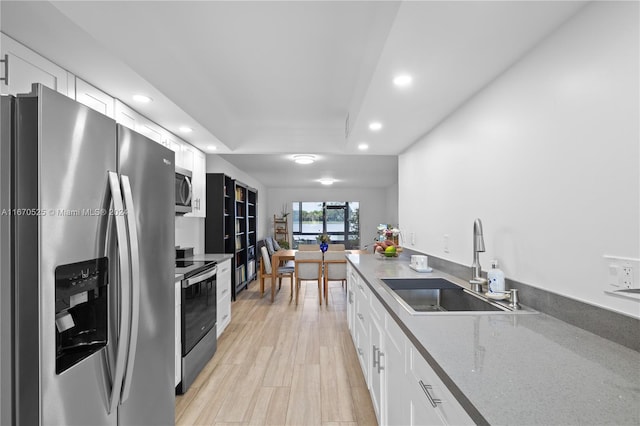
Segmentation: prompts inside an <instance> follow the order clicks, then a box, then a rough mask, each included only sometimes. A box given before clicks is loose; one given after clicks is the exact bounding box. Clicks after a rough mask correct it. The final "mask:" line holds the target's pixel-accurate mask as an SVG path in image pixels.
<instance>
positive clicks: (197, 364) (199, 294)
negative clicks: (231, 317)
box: [175, 259, 218, 394]
mask: <svg viewBox="0 0 640 426" xmlns="http://www.w3.org/2000/svg"><path fill="white" fill-rule="evenodd" d="M217 271H218V267H217V265H216V262H211V261H195V260H188V259H176V269H175V272H176V273H178V274H183V275H184V278H183V279H182V292H181V297H182V300H181V302H182V313H181V314H182V315H181V320H182V321H181V324H182V330H181V339H180V341H181V343H182V347H181V351H182V378H181V381H180V384H179V385H178V387H177V388H176V391H177V392H178V393H180V394H182V393H185V392H186V391H187V389H189V386H191V384H192V383H193V381H194V380H195V378H196V377H197V376H198V373H200V371H202V369H203V368H204V366H205V365H206V364H207V362H209V360H210V359H211V357H212V356H213V355H214V354H215V352H216V349H217V345H218V338H217V328H216V326H217V323H216V321H217V288H216V274H217Z"/></svg>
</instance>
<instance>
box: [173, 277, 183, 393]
mask: <svg viewBox="0 0 640 426" xmlns="http://www.w3.org/2000/svg"><path fill="white" fill-rule="evenodd" d="M181 300H182V281H176V285H175V324H176V325H175V327H176V328H175V333H174V334H175V336H174V339H175V355H174V361H175V362H174V368H175V386H178V384H179V383H180V380H181V378H182V356H181V355H182V329H181V327H182V302H181Z"/></svg>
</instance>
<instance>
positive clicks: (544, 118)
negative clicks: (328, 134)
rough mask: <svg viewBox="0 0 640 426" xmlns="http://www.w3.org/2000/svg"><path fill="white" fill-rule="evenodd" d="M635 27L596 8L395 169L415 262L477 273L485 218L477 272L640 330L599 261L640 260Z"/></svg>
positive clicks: (624, 16) (631, 18)
mask: <svg viewBox="0 0 640 426" xmlns="http://www.w3.org/2000/svg"><path fill="white" fill-rule="evenodd" d="M638 16H639V10H638V3H637V2H633V3H632V2H615V3H606V2H602V3H593V4H590V5H588V6H587V7H585V8H584V9H583V10H582V11H581V12H580V13H579V14H578V15H576V16H575V17H574V18H573V19H571V20H570V21H568V22H567V23H566V24H565V25H564V26H563V27H561V28H560V29H559V30H558V31H556V32H555V33H554V34H552V35H551V36H550V37H549V38H547V39H546V40H544V41H543V42H542V43H541V44H540V45H539V46H537V47H536V48H535V49H534V50H533V51H532V52H530V53H529V54H528V55H527V56H525V57H524V58H523V59H522V60H521V61H520V62H519V63H517V64H515V65H514V66H513V67H512V68H511V69H509V70H507V71H506V72H505V73H504V74H503V75H501V76H500V77H499V78H498V79H497V80H495V81H494V82H493V83H492V84H491V85H489V86H488V87H486V88H485V89H484V90H483V91H481V92H480V93H479V94H477V95H476V96H475V97H474V98H473V99H471V100H470V101H469V102H468V103H467V104H466V105H464V106H463V107H462V108H460V109H459V110H458V111H456V112H455V113H454V114H452V115H451V116H450V117H448V118H447V119H446V120H445V121H444V122H443V123H441V124H440V125H439V126H438V128H436V129H435V130H434V131H432V132H431V133H430V134H428V135H427V136H425V137H424V138H422V139H421V140H419V141H418V142H417V143H416V144H414V145H413V146H412V147H410V148H409V149H408V150H407V151H406V152H405V153H403V154H402V155H401V156H400V158H399V200H400V201H399V204H400V208H399V212H400V226H401V227H402V228H403V229H404V231H405V232H406V233H409V234H410V233H411V232H415V236H416V244H415V248H416V249H417V250H419V251H423V252H425V253H431V254H433V255H436V256H439V257H443V258H446V259H450V260H452V261H454V262H458V263H462V264H465V265H470V264H471V262H472V228H473V220H474V219H475V218H476V217H479V218H481V219H482V221H483V225H484V235H485V243H486V248H487V252H486V253H482V254H481V255H480V261H481V264H482V266H483V269H487V267H489V265H490V260H491V259H493V258H496V259H498V260H499V261H500V263H501V266H502V269H503V270H504V271H505V273H506V275H507V277H509V278H512V279H514V280H517V281H520V282H523V283H527V284H530V285H534V286H536V287H539V288H543V289H546V290H549V291H552V292H555V293H558V294H562V295H565V296H569V297H572V298H574V299H579V300H582V301H585V302H588V303H591V304H594V305H599V306H602V307H606V308H609V309H611V310H615V311H618V312H623V313H626V314H629V315H632V316H635V317H640V305H639V304H638V302H636V301H630V300H626V299H622V298H617V297H615V296H610V295H607V294H605V293H604V292H603V288H604V287H605V283H606V281H605V277H606V269H605V263H604V261H603V259H602V256H603V255H605V254H610V255H616V256H625V257H632V258H639V257H640V239H639V237H640V224H639V222H640V174H639V170H640V164H639V163H640V149H639V141H640V131H639V120H640V108H639V90H640V88H639V76H640V72H639V67H638V64H639V51H640V47H639V43H640V42H639V29H638V27H639V25H638ZM416 194H420V196H416ZM445 234H447V235H449V246H450V252H449V253H445V252H444V250H443V236H444V235H445ZM407 246H409V245H408V244H407ZM523 302H524V303H525V304H526V301H523Z"/></svg>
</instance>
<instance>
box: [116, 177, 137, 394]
mask: <svg viewBox="0 0 640 426" xmlns="http://www.w3.org/2000/svg"><path fill="white" fill-rule="evenodd" d="M121 182H122V193H123V195H124V203H125V209H126V212H125V217H126V218H127V223H128V225H129V226H128V228H129V247H130V248H131V325H130V328H129V345H128V347H129V350H128V354H127V369H126V372H125V378H124V384H123V386H122V395H121V396H120V403H124V402H125V401H126V400H127V398H129V391H130V389H131V381H132V376H133V368H134V361H135V358H136V349H137V345H138V324H139V319H140V254H139V253H140V251H139V244H138V225H137V223H136V211H135V205H134V202H133V195H132V191H131V183H130V182H129V177H128V176H126V175H122V176H121Z"/></svg>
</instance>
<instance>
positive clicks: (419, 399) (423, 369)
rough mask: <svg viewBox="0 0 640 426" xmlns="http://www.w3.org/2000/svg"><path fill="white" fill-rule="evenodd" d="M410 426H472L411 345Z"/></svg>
mask: <svg viewBox="0 0 640 426" xmlns="http://www.w3.org/2000/svg"><path fill="white" fill-rule="evenodd" d="M410 350H411V356H410V363H411V373H410V374H409V380H410V382H411V383H410V387H409V389H410V392H411V424H412V425H425V424H429V425H439V424H441V425H473V424H474V422H473V421H472V420H471V418H470V417H469V415H468V414H467V412H466V411H465V410H464V408H462V406H461V405H460V403H459V402H458V401H457V400H456V399H455V398H454V396H453V394H451V392H450V391H449V389H447V387H446V386H445V385H444V383H443V382H442V381H441V380H440V378H439V377H438V376H437V375H436V373H435V372H434V371H433V369H432V368H431V366H430V365H429V364H428V363H427V361H426V360H425V359H424V358H423V357H422V355H421V354H420V353H419V352H418V350H417V349H416V348H415V347H414V346H413V345H410Z"/></svg>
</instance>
